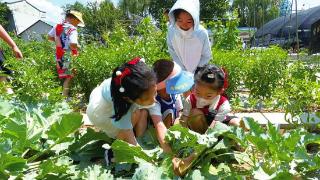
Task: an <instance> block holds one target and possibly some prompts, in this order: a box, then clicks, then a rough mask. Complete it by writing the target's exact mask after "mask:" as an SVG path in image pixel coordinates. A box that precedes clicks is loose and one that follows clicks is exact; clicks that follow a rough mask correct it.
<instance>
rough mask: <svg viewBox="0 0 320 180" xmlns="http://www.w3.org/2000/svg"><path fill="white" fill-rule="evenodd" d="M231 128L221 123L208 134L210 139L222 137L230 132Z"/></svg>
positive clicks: (209, 130) (210, 129)
mask: <svg viewBox="0 0 320 180" xmlns="http://www.w3.org/2000/svg"><path fill="white" fill-rule="evenodd" d="M230 130H231V128H230V127H229V126H228V125H226V124H224V123H221V122H217V123H216V125H215V126H214V127H213V128H209V129H208V131H207V132H206V134H207V135H208V136H210V137H218V136H220V135H223V134H225V133H227V132H230Z"/></svg>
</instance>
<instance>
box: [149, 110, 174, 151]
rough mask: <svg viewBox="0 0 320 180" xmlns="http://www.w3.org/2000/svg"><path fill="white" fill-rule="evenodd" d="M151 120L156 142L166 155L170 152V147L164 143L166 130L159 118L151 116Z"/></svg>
mask: <svg viewBox="0 0 320 180" xmlns="http://www.w3.org/2000/svg"><path fill="white" fill-rule="evenodd" d="M151 119H152V122H153V125H154V127H155V129H156V133H157V137H158V141H159V143H160V146H161V147H162V149H163V151H164V152H167V153H169V152H171V147H170V146H169V145H168V144H167V143H166V142H165V135H166V133H167V128H166V126H165V125H164V124H163V122H162V118H161V116H158V115H151Z"/></svg>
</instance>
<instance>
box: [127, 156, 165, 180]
mask: <svg viewBox="0 0 320 180" xmlns="http://www.w3.org/2000/svg"><path fill="white" fill-rule="evenodd" d="M136 162H138V163H139V167H138V168H137V169H136V170H135V173H134V175H133V176H132V179H133V180H150V179H164V180H165V179H171V178H169V177H167V175H166V174H165V173H164V172H163V170H162V168H161V167H156V166H154V165H153V164H151V163H148V162H146V161H144V160H142V159H139V158H136Z"/></svg>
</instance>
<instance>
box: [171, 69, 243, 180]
mask: <svg viewBox="0 0 320 180" xmlns="http://www.w3.org/2000/svg"><path fill="white" fill-rule="evenodd" d="M194 79H195V88H194V92H193V93H192V94H191V95H190V96H189V97H188V98H187V99H186V101H185V104H184V109H183V117H182V120H183V121H184V122H186V125H187V126H188V127H189V128H190V129H191V130H193V131H196V132H198V133H205V132H206V131H207V129H208V128H210V127H214V126H215V124H216V123H219V122H222V123H225V124H229V125H234V126H240V123H241V126H243V124H242V123H243V122H242V121H240V120H239V119H237V118H231V117H229V116H228V113H229V112H230V111H231V107H230V104H229V101H228V99H227V98H226V97H225V96H224V95H222V94H223V92H224V90H225V88H226V87H227V79H226V77H225V73H224V71H223V70H222V69H220V68H218V67H217V66H215V65H206V66H204V67H201V68H198V69H197V70H196V72H195V75H194ZM198 156H199V154H198V153H197V152H193V153H192V154H191V155H190V156H188V157H186V158H182V159H180V158H173V160H172V163H173V169H174V173H175V174H176V175H179V176H183V175H184V174H185V173H186V172H187V170H188V169H189V168H190V166H191V163H192V161H193V160H194V159H195V158H196V157H198Z"/></svg>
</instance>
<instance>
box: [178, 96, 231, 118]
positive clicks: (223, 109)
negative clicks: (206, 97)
mask: <svg viewBox="0 0 320 180" xmlns="http://www.w3.org/2000/svg"><path fill="white" fill-rule="evenodd" d="M220 97H221V96H220V95H219V96H216V97H215V98H213V99H212V103H211V105H210V106H209V111H210V109H216V107H217V105H218V103H219V100H220ZM198 108H203V107H198ZM191 109H192V104H191V100H190V96H188V97H187V99H186V100H185V102H184V104H183V113H182V115H183V116H187V117H188V116H189V115H190V112H191ZM230 112H231V106H230V103H229V101H225V102H224V103H223V104H221V105H220V107H219V109H218V112H217V114H216V116H215V118H214V120H215V121H223V120H225V118H226V116H227V115H228V114H229V113H230Z"/></svg>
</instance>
